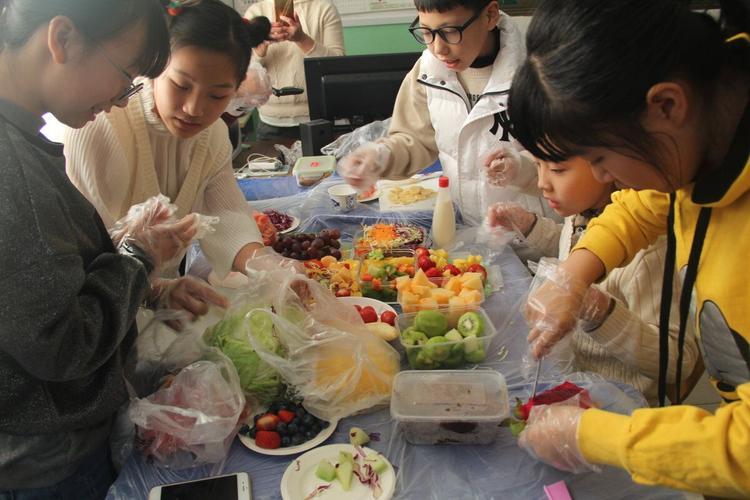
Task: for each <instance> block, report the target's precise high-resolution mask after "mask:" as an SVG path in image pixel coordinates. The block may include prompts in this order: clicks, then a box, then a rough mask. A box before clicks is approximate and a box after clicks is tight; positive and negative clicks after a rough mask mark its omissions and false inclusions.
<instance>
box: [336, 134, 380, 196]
mask: <svg viewBox="0 0 750 500" xmlns="http://www.w3.org/2000/svg"><path fill="white" fill-rule="evenodd" d="M390 158H391V150H390V149H388V147H387V146H385V145H383V144H378V143H375V142H368V143H367V144H364V145H362V146H360V147H358V148H357V149H355V150H354V151H352V152H351V153H349V154H348V155H346V156H345V157H344V158H342V159H341V161H340V162H339V166H338V172H339V175H340V176H341V177H343V178H344V180H345V181H346V182H348V183H349V184H350V185H351V186H352V187H353V188H354V189H356V190H357V191H359V192H366V191H368V190H370V189H372V187H373V186H375V183H376V182H377V181H378V179H380V174H382V173H383V171H384V170H385V167H386V166H387V165H388V161H389V160H390Z"/></svg>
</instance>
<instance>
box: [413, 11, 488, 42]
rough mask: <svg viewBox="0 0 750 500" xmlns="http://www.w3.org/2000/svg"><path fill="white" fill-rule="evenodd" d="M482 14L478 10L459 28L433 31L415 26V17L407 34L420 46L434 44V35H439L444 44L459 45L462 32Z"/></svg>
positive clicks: (416, 20) (417, 19)
mask: <svg viewBox="0 0 750 500" xmlns="http://www.w3.org/2000/svg"><path fill="white" fill-rule="evenodd" d="M482 12H483V10H481V9H480V10H479V11H477V12H476V13H474V15H473V16H471V17H470V18H469V20H468V21H466V22H465V23H463V24H462V25H461V26H443V27H442V28H438V29H435V30H433V29H430V28H425V27H423V26H417V23H418V22H419V16H417V18H416V19H414V21H412V23H411V24H410V25H409V33H411V34H412V36H413V37H414V39H415V40H416V41H418V42H419V43H421V44H422V45H430V44H431V43H432V42H434V41H435V35H440V38H442V39H443V41H444V42H445V43H448V44H451V45H456V44H459V43H461V40H462V39H463V36H464V30H465V29H466V28H468V27H469V25H470V24H471V23H473V22H474V21H476V20H477V19H478V18H479V16H480V15H482Z"/></svg>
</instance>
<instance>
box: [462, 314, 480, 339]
mask: <svg viewBox="0 0 750 500" xmlns="http://www.w3.org/2000/svg"><path fill="white" fill-rule="evenodd" d="M456 328H457V329H458V331H459V332H460V333H461V335H463V336H464V337H468V336H475V337H481V336H482V333H484V321H483V320H482V317H481V316H480V315H479V313H477V312H475V311H469V312H465V313H463V314H462V315H461V317H460V318H458V323H456Z"/></svg>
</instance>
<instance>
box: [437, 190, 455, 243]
mask: <svg viewBox="0 0 750 500" xmlns="http://www.w3.org/2000/svg"><path fill="white" fill-rule="evenodd" d="M438 182H439V184H438V186H439V189H438V194H437V201H436V202H435V211H434V212H433V213H432V242H433V243H434V244H435V247H436V248H448V247H450V244H451V243H453V238H454V237H455V236H456V214H455V212H454V211H453V200H452V199H451V190H450V186H449V182H448V178H447V177H445V176H442V177H440V180H439V181H438Z"/></svg>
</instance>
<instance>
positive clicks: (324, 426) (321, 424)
mask: <svg viewBox="0 0 750 500" xmlns="http://www.w3.org/2000/svg"><path fill="white" fill-rule="evenodd" d="M320 427H321V429H325V428H326V427H328V422H326V421H325V420H321V421H320Z"/></svg>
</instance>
